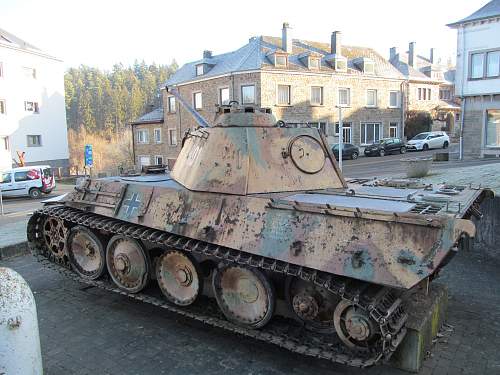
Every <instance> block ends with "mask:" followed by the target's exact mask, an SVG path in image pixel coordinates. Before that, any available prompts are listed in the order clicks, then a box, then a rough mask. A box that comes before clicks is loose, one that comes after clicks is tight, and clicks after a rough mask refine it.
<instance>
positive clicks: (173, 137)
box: [168, 129, 177, 146]
mask: <svg viewBox="0 0 500 375" xmlns="http://www.w3.org/2000/svg"><path fill="white" fill-rule="evenodd" d="M168 138H169V141H170V146H177V129H168Z"/></svg>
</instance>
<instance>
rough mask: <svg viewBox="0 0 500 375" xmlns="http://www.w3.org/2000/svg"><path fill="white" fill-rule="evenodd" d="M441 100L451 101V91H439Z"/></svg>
mask: <svg viewBox="0 0 500 375" xmlns="http://www.w3.org/2000/svg"><path fill="white" fill-rule="evenodd" d="M439 99H443V100H450V99H451V92H450V90H439Z"/></svg>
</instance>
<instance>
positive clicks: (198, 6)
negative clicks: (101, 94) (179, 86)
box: [0, 0, 488, 69]
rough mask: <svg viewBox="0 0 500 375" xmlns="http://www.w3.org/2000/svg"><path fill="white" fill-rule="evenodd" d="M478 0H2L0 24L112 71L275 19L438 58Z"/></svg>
mask: <svg viewBox="0 0 500 375" xmlns="http://www.w3.org/2000/svg"><path fill="white" fill-rule="evenodd" d="M487 2H488V1H487V0H419V1H408V0H377V1H373V0H372V1H368V0H365V1H360V0H358V1H355V0H350V1H338V0H337V1H333V0H330V1H323V0H316V1H304V0H301V1H296V0H288V1H281V0H274V1H273V0H253V1H248V2H247V1H236V0H233V1H226V0H222V1H207V0H204V1H198V0H183V1H171V0H140V1H138V0H135V1H129V0H121V1H116V0H85V1H82V0H78V1H76V0H1V1H0V28H2V29H4V30H7V31H9V32H10V33H12V34H14V35H16V36H18V37H20V38H22V39H24V40H26V41H27V42H29V43H31V44H34V45H35V46H37V47H39V48H41V49H42V50H44V51H46V52H47V53H49V54H51V55H54V56H56V57H59V58H61V59H62V60H63V61H64V64H65V66H66V67H67V68H69V67H76V66H79V65H81V64H84V65H89V66H93V67H98V68H101V69H111V67H112V66H113V65H114V64H115V63H123V64H124V65H130V64H133V62H134V60H136V59H137V60H139V61H141V60H144V61H145V62H146V63H152V62H156V63H160V64H166V63H170V62H171V61H172V60H173V59H175V60H176V61H177V62H178V63H179V64H180V65H182V64H183V63H185V62H188V61H193V60H198V59H200V58H201V57H202V53H203V50H211V51H213V52H214V54H218V53H224V52H227V51H231V50H234V49H237V48H239V47H241V46H242V45H244V44H245V43H246V42H247V41H248V39H249V38H250V37H252V36H257V35H272V36H280V35H281V27H282V24H283V22H288V23H289V24H290V26H291V27H292V33H293V37H294V38H297V39H306V40H314V41H320V42H329V41H330V35H331V32H332V31H335V30H340V31H342V35H343V44H345V45H356V46H365V47H372V48H374V49H376V50H377V51H378V52H379V53H381V54H382V55H383V56H385V57H388V54H389V48H390V47H393V46H396V47H398V49H399V50H400V51H406V50H407V48H408V43H409V42H411V41H414V42H416V46H417V53H418V54H420V55H422V56H428V54H429V49H430V48H431V47H434V48H436V49H437V54H438V56H441V57H442V58H443V61H446V59H447V57H448V56H452V57H453V58H454V56H455V53H456V30H453V29H450V28H448V27H446V26H445V25H446V24H447V23H450V22H453V21H457V20H459V19H461V18H464V17H466V16H468V15H469V14H471V13H473V12H474V11H476V10H477V9H479V8H480V7H481V6H483V5H484V4H485V3H487Z"/></svg>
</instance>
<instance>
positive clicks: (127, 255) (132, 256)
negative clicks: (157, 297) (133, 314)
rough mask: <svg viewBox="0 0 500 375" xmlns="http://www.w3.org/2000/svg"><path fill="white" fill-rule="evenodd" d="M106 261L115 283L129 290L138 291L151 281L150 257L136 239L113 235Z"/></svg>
mask: <svg viewBox="0 0 500 375" xmlns="http://www.w3.org/2000/svg"><path fill="white" fill-rule="evenodd" d="M106 263H107V266H108V271H109V274H110V275H111V278H112V279H113V281H114V282H115V284H116V285H117V286H118V287H119V288H120V289H123V290H125V291H127V292H130V293H138V292H140V291H141V290H142V289H144V287H145V286H146V285H147V283H148V281H149V269H150V266H149V264H150V263H149V258H148V256H147V253H146V251H145V250H144V248H143V246H142V245H141V243H140V242H139V241H136V240H135V239H132V238H127V237H125V236H122V235H119V234H117V235H115V236H113V237H112V238H111V240H110V241H109V243H108V247H107V249H106Z"/></svg>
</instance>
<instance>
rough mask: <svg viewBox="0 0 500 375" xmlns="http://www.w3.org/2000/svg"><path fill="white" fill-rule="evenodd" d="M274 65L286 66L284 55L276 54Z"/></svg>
mask: <svg viewBox="0 0 500 375" xmlns="http://www.w3.org/2000/svg"><path fill="white" fill-rule="evenodd" d="M274 61H275V65H276V66H278V65H280V66H286V65H287V58H286V56H284V55H276V57H275V60H274Z"/></svg>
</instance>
